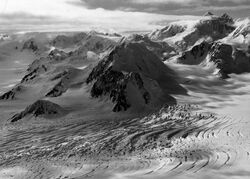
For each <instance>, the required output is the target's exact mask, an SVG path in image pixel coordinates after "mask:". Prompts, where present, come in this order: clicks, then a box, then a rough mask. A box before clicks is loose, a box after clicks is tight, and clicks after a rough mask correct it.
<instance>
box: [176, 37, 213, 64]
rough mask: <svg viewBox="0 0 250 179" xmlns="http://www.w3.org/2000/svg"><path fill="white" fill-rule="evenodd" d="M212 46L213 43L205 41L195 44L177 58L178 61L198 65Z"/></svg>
mask: <svg viewBox="0 0 250 179" xmlns="http://www.w3.org/2000/svg"><path fill="white" fill-rule="evenodd" d="M211 46H212V44H211V43H208V42H206V41H203V42H201V43H200V44H198V45H195V46H193V47H192V48H191V49H190V50H187V51H185V52H183V53H182V55H181V56H180V57H178V58H177V63H181V64H187V65H198V64H200V63H201V62H202V61H203V60H205V58H206V56H207V54H208V52H209V50H210V48H211Z"/></svg>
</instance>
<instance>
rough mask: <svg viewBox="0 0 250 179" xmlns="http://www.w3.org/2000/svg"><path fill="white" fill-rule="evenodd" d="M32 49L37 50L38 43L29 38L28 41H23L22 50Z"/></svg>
mask: <svg viewBox="0 0 250 179" xmlns="http://www.w3.org/2000/svg"><path fill="white" fill-rule="evenodd" d="M25 49H27V50H32V51H33V52H36V51H37V50H38V45H37V44H36V43H35V41H34V40H33V39H29V40H28V41H26V42H24V44H23V48H22V50H25Z"/></svg>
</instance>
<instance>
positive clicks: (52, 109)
mask: <svg viewBox="0 0 250 179" xmlns="http://www.w3.org/2000/svg"><path fill="white" fill-rule="evenodd" d="M64 114H65V110H64V109H63V108H62V107H61V106H59V105H58V104H55V103H52V102H50V101H45V100H38V101H36V102H35V103H33V104H31V105H30V106H28V107H27V108H26V109H25V110H24V111H22V112H20V113H18V114H16V115H14V116H13V117H12V118H11V120H10V121H11V122H16V121H19V120H21V119H23V118H25V117H26V116H28V115H32V116H34V117H45V118H50V117H59V116H62V115H64Z"/></svg>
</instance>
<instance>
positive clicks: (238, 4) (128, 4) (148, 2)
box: [82, 0, 250, 17]
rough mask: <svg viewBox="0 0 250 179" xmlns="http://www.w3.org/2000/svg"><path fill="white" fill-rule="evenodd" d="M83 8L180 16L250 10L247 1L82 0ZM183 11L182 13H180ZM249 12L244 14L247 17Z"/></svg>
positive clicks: (249, 3)
mask: <svg viewBox="0 0 250 179" xmlns="http://www.w3.org/2000/svg"><path fill="white" fill-rule="evenodd" d="M82 2H83V4H84V6H86V7H88V8H90V9H95V8H104V9H108V10H116V9H125V10H127V9H131V11H139V12H148V13H159V14H181V15H187V14H188V15H198V14H199V15H201V14H203V13H204V11H208V10H211V9H212V8H214V7H215V9H212V10H215V11H218V12H220V13H221V12H222V11H223V10H229V11H234V14H235V16H236V17H237V16H241V15H240V13H242V12H240V11H239V14H238V15H237V13H235V11H237V10H242V9H248V10H250V1H249V0H82ZM181 10H184V11H181ZM248 15H249V12H248V13H247V11H245V12H244V16H248Z"/></svg>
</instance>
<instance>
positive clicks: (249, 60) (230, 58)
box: [208, 43, 250, 78]
mask: <svg viewBox="0 0 250 179" xmlns="http://www.w3.org/2000/svg"><path fill="white" fill-rule="evenodd" d="M208 59H209V61H210V62H213V63H215V64H216V66H217V68H218V69H219V72H218V73H219V75H221V77H222V78H227V77H228V74H230V73H243V72H249V71H250V55H249V54H247V53H246V52H244V51H243V50H239V49H234V48H233V46H231V45H229V44H223V43H215V44H214V45H213V46H212V48H211V51H210V53H209V56H208Z"/></svg>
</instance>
